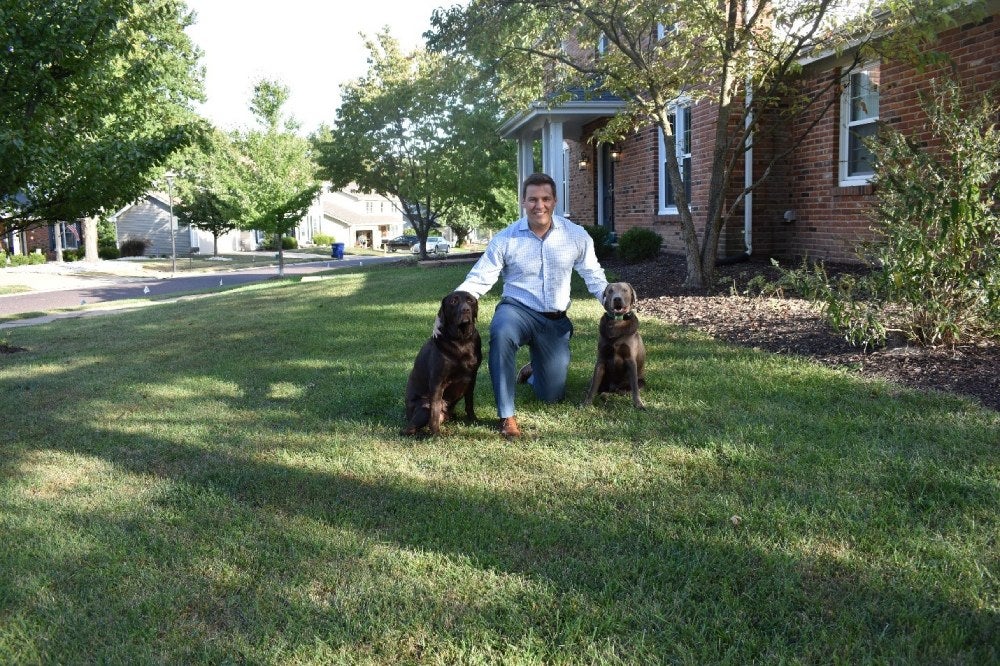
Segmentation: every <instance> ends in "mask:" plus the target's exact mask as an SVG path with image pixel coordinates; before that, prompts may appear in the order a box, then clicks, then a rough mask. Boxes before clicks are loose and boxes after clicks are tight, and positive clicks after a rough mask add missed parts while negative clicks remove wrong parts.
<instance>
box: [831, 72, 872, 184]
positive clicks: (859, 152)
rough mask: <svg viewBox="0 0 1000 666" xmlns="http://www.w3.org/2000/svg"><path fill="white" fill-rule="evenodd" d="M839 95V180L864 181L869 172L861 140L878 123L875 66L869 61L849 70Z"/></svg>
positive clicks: (867, 152)
mask: <svg viewBox="0 0 1000 666" xmlns="http://www.w3.org/2000/svg"><path fill="white" fill-rule="evenodd" d="M845 84H846V85H845V86H844V92H843V93H842V95H841V99H840V184H841V185H857V184H859V183H867V182H868V180H869V179H870V178H871V176H872V173H873V168H872V154H871V151H870V150H868V147H867V146H866V145H865V140H866V139H867V138H869V137H873V136H875V131H876V128H877V125H878V103H879V90H878V86H879V70H878V66H877V65H869V66H866V67H864V68H862V69H861V70H859V71H855V72H851V74H850V75H849V76H848V77H847V79H846V81H845Z"/></svg>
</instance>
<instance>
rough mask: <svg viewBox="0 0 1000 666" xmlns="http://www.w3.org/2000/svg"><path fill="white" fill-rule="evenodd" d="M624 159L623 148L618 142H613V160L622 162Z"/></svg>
mask: <svg viewBox="0 0 1000 666" xmlns="http://www.w3.org/2000/svg"><path fill="white" fill-rule="evenodd" d="M621 159H622V149H621V147H620V146H619V145H618V144H617V143H613V144H611V161H612V162H620V161H621Z"/></svg>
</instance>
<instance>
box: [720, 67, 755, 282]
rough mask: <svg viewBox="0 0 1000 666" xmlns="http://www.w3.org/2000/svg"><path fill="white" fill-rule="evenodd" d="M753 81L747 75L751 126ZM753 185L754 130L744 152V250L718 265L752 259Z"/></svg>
mask: <svg viewBox="0 0 1000 666" xmlns="http://www.w3.org/2000/svg"><path fill="white" fill-rule="evenodd" d="M751 85H752V81H751V78H750V75H749V74H748V75H747V94H746V101H745V104H746V108H747V114H746V119H745V120H744V127H745V128H749V127H750V126H751V125H752V124H753V114H752V112H751V111H750V108H751V106H752V103H753V89H752V87H751ZM752 186H753V132H748V133H747V148H746V151H745V152H744V153H743V191H744V192H745V194H744V195H743V248H744V249H743V252H742V253H740V254H735V255H733V256H731V257H724V258H722V259H717V260H716V262H715V265H716V266H727V265H730V264H738V263H740V262H743V261H747V260H749V259H750V255H751V254H752V253H753V192H752V191H750V188H751V187H752Z"/></svg>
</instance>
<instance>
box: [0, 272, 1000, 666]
mask: <svg viewBox="0 0 1000 666" xmlns="http://www.w3.org/2000/svg"><path fill="white" fill-rule="evenodd" d="M466 270H468V266H467V265H464V266H463V265H459V266H441V267H436V268H430V269H428V268H420V267H418V266H392V267H372V268H368V269H359V270H355V271H338V272H336V273H335V274H334V277H331V278H330V279H328V280H323V281H318V282H307V283H298V282H297V281H295V280H286V281H271V282H268V283H266V284H259V285H254V286H249V287H245V288H240V289H237V290H233V291H229V292H225V293H221V294H219V295H216V296H212V297H210V298H204V299H198V300H193V301H186V302H181V303H168V304H162V305H157V306H152V307H148V308H144V309H142V310H141V311H137V312H131V313H122V314H116V315H110V316H106V317H96V318H85V319H74V320H67V321H61V322H57V323H53V324H48V325H44V326H37V327H27V328H20V329H13V330H10V331H7V332H4V333H2V334H0V335H2V337H0V342H4V343H6V344H9V345H14V346H18V347H24V348H26V350H27V351H24V352H19V353H16V354H6V355H0V394H2V395H3V396H4V397H5V400H4V405H5V407H6V409H5V410H4V421H3V423H2V427H0V451H2V455H0V535H2V539H3V543H2V545H0V663H79V662H86V663H95V662H97V663H149V662H159V663H163V662H166V663H212V664H215V663H222V662H242V663H247V662H249V663H281V664H288V663H293V664H298V663H315V664H328V663H350V664H358V663H362V664H364V663H373V664H397V663H418V662H419V663H436V664H452V663H502V664H512V663H513V664H619V663H628V664H649V663H660V662H670V663H682V664H707V663H731V664H746V663H750V662H757V663H782V662H784V663H787V662H792V663H845V664H856V663H869V662H875V663H900V664H913V663H930V664H940V663H959V664H962V663H964V664H985V663H997V660H998V659H1000V652H998V641H1000V615H998V613H1000V593H998V589H1000V588H998V581H997V577H998V575H1000V574H998V566H1000V561H998V552H1000V544H998V536H1000V529H998V526H1000V520H998V513H1000V512H998V509H1000V501H998V497H1000V465H998V442H1000V415H998V414H997V413H996V412H990V411H986V410H982V409H980V408H978V407H976V406H974V405H973V404H972V403H970V402H967V401H964V400H962V399H959V398H955V397H951V396H947V395H925V394H918V393H914V392H911V391H908V390H903V389H900V388H897V387H894V386H891V385H887V384H883V383H875V382H870V381H864V380H861V379H857V378H854V377H852V376H850V375H848V374H846V373H844V372H837V371H832V370H829V369H825V368H823V367H820V366H817V365H812V364H810V363H807V362H804V361H800V360H796V359H789V358H786V357H779V356H773V355H769V354H765V353H760V352H754V351H750V350H742V349H737V348H733V347H728V346H725V345H721V344H717V343H715V342H713V341H711V340H709V339H707V338H706V337H704V336H702V335H699V334H696V333H693V332H687V331H683V330H680V329H677V328H673V327H670V326H665V325H659V324H657V323H656V322H654V321H652V320H650V319H645V320H644V321H643V329H642V330H643V335H644V339H645V342H646V346H647V348H648V351H649V360H648V365H647V376H648V382H649V387H648V388H647V390H646V391H645V392H644V397H645V400H646V403H647V405H648V406H649V410H648V411H647V412H637V411H635V410H634V409H633V408H632V407H631V404H630V402H629V400H628V399H627V398H624V397H621V398H618V397H616V398H614V399H612V400H611V401H609V402H608V403H607V404H602V403H601V401H600V400H598V401H597V403H595V406H594V407H592V408H587V409H580V408H578V407H577V406H576V403H578V402H579V401H580V399H581V398H582V397H583V394H584V391H585V389H586V385H587V382H588V380H589V374H590V371H591V368H592V362H593V354H594V348H595V345H596V338H595V336H596V327H597V319H598V316H599V314H600V313H599V309H598V306H597V303H596V302H592V299H589V298H586V297H585V296H583V295H582V294H581V293H579V291H580V290H579V287H578V296H579V297H578V299H577V300H576V302H575V303H574V306H573V315H574V320H575V322H576V335H575V337H574V339H573V344H574V350H573V351H574V361H573V365H572V367H571V368H570V387H569V393H570V396H571V401H570V402H569V403H567V404H562V405H543V404H539V403H537V402H534V401H533V400H532V399H531V398H530V397H529V396H528V393H527V389H526V388H524V387H522V388H520V389H519V390H522V391H525V392H524V393H523V394H521V397H520V399H519V417H520V420H521V423H522V426H523V427H524V429H525V431H526V436H525V438H524V439H523V440H521V441H518V442H514V443H508V442H505V441H502V440H501V439H500V438H499V437H498V436H497V435H496V434H495V433H494V430H493V428H494V423H495V418H494V417H495V412H494V408H493V404H492V394H491V390H490V388H489V375H488V373H487V368H486V366H485V363H484V367H483V368H482V369H481V372H480V381H479V386H478V388H477V392H476V398H477V410H476V411H477V415H478V417H479V422H477V423H475V424H466V423H464V422H457V423H450V424H448V425H447V426H446V432H445V434H444V435H443V436H441V437H438V438H433V439H419V440H413V439H407V438H403V437H400V436H399V435H398V434H397V433H398V431H399V429H400V428H401V427H402V425H403V392H404V387H405V384H406V378H407V375H408V373H409V370H410V367H411V365H412V362H413V359H414V357H415V355H416V353H417V350H418V349H419V347H420V345H421V344H422V343H423V341H424V340H425V339H426V337H427V336H428V335H429V333H430V330H431V325H432V322H433V319H434V315H435V313H436V311H437V304H438V302H439V300H440V298H441V297H443V296H444V295H445V294H446V293H447V292H448V291H450V290H451V289H453V288H454V287H455V286H456V285H457V284H458V283H459V282H460V281H461V279H462V277H463V275H464V273H465V271H466ZM496 298H497V296H496V294H491V295H490V296H488V297H487V298H485V299H484V300H483V303H482V305H481V311H480V314H481V316H480V330H481V331H482V332H483V333H484V337H488V334H487V331H488V326H489V318H490V315H491V313H492V311H493V307H494V305H495V303H496Z"/></svg>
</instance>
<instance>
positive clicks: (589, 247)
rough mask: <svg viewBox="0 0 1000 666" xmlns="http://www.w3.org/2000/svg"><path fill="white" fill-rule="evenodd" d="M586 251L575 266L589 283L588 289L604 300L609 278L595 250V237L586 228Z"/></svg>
mask: <svg viewBox="0 0 1000 666" xmlns="http://www.w3.org/2000/svg"><path fill="white" fill-rule="evenodd" d="M583 235H584V236H585V238H584V251H583V253H582V255H581V256H580V258H579V259H577V262H576V264H575V265H574V266H573V268H574V269H575V270H576V272H577V273H578V274H579V275H580V277H582V278H583V281H584V283H585V284H586V285H587V291H589V292H590V293H591V294H593V295H594V298H596V299H597V300H599V301H601V302H603V301H604V288H605V287H607V286H608V278H607V277H606V276H605V275H604V269H603V268H602V267H601V263H600V262H599V261H597V253H596V252H594V239H593V238H591V237H590V234H588V233H587V231H586V229H584V230H583Z"/></svg>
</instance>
